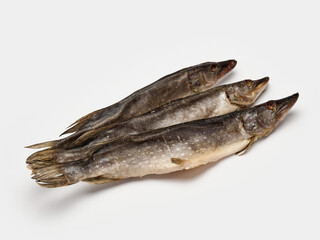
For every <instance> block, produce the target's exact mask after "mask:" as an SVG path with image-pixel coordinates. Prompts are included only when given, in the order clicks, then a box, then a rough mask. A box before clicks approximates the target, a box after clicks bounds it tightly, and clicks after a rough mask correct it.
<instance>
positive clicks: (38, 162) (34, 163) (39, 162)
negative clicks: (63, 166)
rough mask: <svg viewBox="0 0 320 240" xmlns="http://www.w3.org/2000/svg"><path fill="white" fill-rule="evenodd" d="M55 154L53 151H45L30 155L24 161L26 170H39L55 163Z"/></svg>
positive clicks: (55, 151)
mask: <svg viewBox="0 0 320 240" xmlns="http://www.w3.org/2000/svg"><path fill="white" fill-rule="evenodd" d="M56 153H57V150H55V149H45V150H42V151H38V152H35V153H33V154H31V155H30V156H29V157H28V158H27V161H26V162H27V164H28V168H30V169H39V168H43V167H46V166H50V165H52V164H55V163H57V159H56Z"/></svg>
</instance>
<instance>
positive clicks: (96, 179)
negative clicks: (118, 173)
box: [82, 176, 121, 185]
mask: <svg viewBox="0 0 320 240" xmlns="http://www.w3.org/2000/svg"><path fill="white" fill-rule="evenodd" d="M117 180H121V179H114V178H106V177H103V176H98V177H94V178H87V179H83V180H82V182H87V183H91V184H94V185H98V184H103V183H110V182H114V181H117Z"/></svg>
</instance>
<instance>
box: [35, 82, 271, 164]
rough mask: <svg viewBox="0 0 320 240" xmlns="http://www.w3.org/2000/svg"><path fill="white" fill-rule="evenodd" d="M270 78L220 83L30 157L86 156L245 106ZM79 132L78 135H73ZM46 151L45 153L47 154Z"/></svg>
mask: <svg viewBox="0 0 320 240" xmlns="http://www.w3.org/2000/svg"><path fill="white" fill-rule="evenodd" d="M268 80H269V78H268V77H265V78H263V79H260V80H255V81H252V80H244V81H240V82H236V83H232V84H228V85H222V86H219V87H216V88H213V89H210V90H207V91H205V92H202V93H198V94H195V95H192V96H189V97H186V98H183V99H178V100H175V101H173V102H170V103H167V104H165V105H163V106H161V107H159V108H157V109H155V110H152V111H151V112H149V113H147V114H144V115H141V116H138V117H135V118H131V119H130V120H128V121H125V122H121V123H118V124H115V125H113V126H112V127H107V128H105V129H96V130H91V131H88V132H86V133H84V134H82V135H81V134H77V133H76V134H74V135H72V136H70V137H67V138H65V139H62V140H59V141H56V142H54V143H53V144H54V146H53V147H52V148H54V149H47V150H43V151H40V152H37V153H35V154H33V155H31V156H30V158H29V160H32V159H37V160H39V159H42V158H46V157H47V156H48V155H50V156H51V158H47V160H50V161H55V162H60V163H61V162H67V161H75V160H78V159H81V158H84V157H85V156H86V155H88V154H89V153H90V152H91V151H92V149H94V147H95V146H96V145H100V144H104V143H107V142H111V141H114V140H116V139H118V138H121V137H123V136H127V135H131V134H138V133H142V132H147V131H151V130H154V129H158V128H164V127H168V126H171V125H175V124H179V123H184V122H189V121H193V120H198V119H203V118H210V117H215V116H220V115H223V114H226V113H229V112H233V111H236V110H239V109H241V108H244V107H247V106H249V105H251V104H253V103H254V102H255V100H256V99H257V98H258V97H259V95H260V94H261V93H262V92H263V91H264V90H265V88H266V86H267V83H268ZM77 135H80V137H79V138H76V137H77ZM46 153H47V155H46Z"/></svg>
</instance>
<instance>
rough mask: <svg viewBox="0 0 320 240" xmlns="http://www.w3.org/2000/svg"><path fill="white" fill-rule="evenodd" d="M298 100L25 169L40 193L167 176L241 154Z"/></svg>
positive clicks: (265, 105)
mask: <svg viewBox="0 0 320 240" xmlns="http://www.w3.org/2000/svg"><path fill="white" fill-rule="evenodd" d="M298 96H299V94H298V93H296V94H294V95H292V96H289V97H287V98H283V99H280V100H272V101H268V102H266V103H263V104H261V105H257V106H255V107H252V108H247V109H244V110H239V111H236V112H232V113H229V114H225V115H222V116H219V117H214V118H208V119H203V120H197V121H193V122H187V123H183V124H178V125H173V126H170V127H166V128H161V129H157V130H153V131H150V132H146V133H142V134H137V135H130V136H128V137H123V138H121V139H118V140H117V141H114V142H111V143H109V144H106V145H103V146H101V147H100V148H98V149H97V150H96V152H94V153H93V154H92V155H91V156H88V157H87V158H85V159H82V160H78V161H73V162H67V163H61V164H52V163H50V162H45V163H43V162H41V161H40V162H39V168H38V167H37V166H36V162H35V163H33V164H32V165H29V166H30V168H31V169H32V173H33V178H34V179H35V180H36V182H37V183H38V184H40V185H41V186H43V187H61V186H67V185H71V184H75V183H77V182H79V181H85V182H89V183H93V184H101V183H106V182H111V181H115V180H119V179H125V178H131V177H142V176H145V175H148V174H165V173H170V172H174V171H179V170H184V169H190V168H194V167H197V166H199V165H202V164H207V163H209V162H214V161H218V160H219V159H221V158H224V157H226V156H228V155H231V154H234V153H244V152H246V151H247V150H248V148H249V147H250V146H251V145H252V144H253V143H254V142H255V141H257V140H258V139H259V138H261V137H264V136H268V135H269V134H270V133H271V132H272V131H273V130H274V129H275V128H276V126H277V125H278V124H279V122H280V121H281V120H282V119H283V118H284V117H285V116H286V114H287V113H288V111H289V110H290V108H291V107H292V106H293V105H294V104H295V102H296V101H297V99H298Z"/></svg>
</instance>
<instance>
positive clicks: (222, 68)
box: [216, 59, 237, 76]
mask: <svg viewBox="0 0 320 240" xmlns="http://www.w3.org/2000/svg"><path fill="white" fill-rule="evenodd" d="M216 64H217V65H218V67H219V73H218V75H219V76H224V75H225V74H227V73H229V72H230V71H231V70H232V69H234V67H235V66H236V65H237V61H236V60H234V59H230V60H227V61H223V62H217V63H216Z"/></svg>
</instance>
